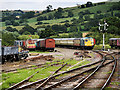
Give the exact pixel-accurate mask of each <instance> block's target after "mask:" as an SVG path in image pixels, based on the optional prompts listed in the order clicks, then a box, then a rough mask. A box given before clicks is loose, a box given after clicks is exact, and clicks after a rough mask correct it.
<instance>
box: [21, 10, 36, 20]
mask: <svg viewBox="0 0 120 90" xmlns="http://www.w3.org/2000/svg"><path fill="white" fill-rule="evenodd" d="M34 14H35V12H34V11H30V12H26V13H25V14H22V16H21V18H22V19H25V18H26V19H29V18H32V17H34Z"/></svg>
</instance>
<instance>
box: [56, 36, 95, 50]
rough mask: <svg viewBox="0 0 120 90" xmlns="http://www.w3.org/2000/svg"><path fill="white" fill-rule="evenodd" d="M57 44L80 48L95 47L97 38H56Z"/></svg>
mask: <svg viewBox="0 0 120 90" xmlns="http://www.w3.org/2000/svg"><path fill="white" fill-rule="evenodd" d="M55 45H56V46H67V47H77V48H80V49H93V47H94V45H95V39H94V38H92V37H85V38H55Z"/></svg>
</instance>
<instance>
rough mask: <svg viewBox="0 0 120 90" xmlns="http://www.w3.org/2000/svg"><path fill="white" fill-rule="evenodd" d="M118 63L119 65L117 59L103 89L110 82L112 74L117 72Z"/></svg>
mask: <svg viewBox="0 0 120 90" xmlns="http://www.w3.org/2000/svg"><path fill="white" fill-rule="evenodd" d="M116 65H117V60H115V64H114V67H113V69H112V72H111V74H110V75H109V77H108V79H107V81H106V82H105V84H104V85H103V87H102V88H101V90H103V89H104V88H105V87H106V85H107V84H108V82H109V81H110V79H111V77H112V75H113V74H114V72H115V68H116Z"/></svg>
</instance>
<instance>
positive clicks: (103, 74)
mask: <svg viewBox="0 0 120 90" xmlns="http://www.w3.org/2000/svg"><path fill="white" fill-rule="evenodd" d="M119 58H120V50H110V51H100V50H98V51H93V50H78V49H70V48H69V49H68V48H55V51H54V52H42V53H38V52H30V53H29V57H28V58H26V59H23V60H20V61H17V62H6V63H4V64H3V65H1V67H2V82H1V85H2V89H3V90H4V89H8V90H13V89H17V90H41V89H43V90H50V89H52V90H56V89H59V90H63V89H64V90H78V89H101V90H102V89H104V88H105V89H111V90H113V89H115V90H116V89H119V88H120V82H119V80H120V61H119Z"/></svg>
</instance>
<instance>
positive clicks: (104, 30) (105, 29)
mask: <svg viewBox="0 0 120 90" xmlns="http://www.w3.org/2000/svg"><path fill="white" fill-rule="evenodd" d="M101 26H103V27H104V29H103V30H102V29H101V28H100V27H101ZM107 26H108V24H107V23H106V21H105V20H104V24H100V22H99V30H100V31H101V32H102V33H103V51H104V50H105V43H104V42H105V32H106V31H107V28H106V27H107Z"/></svg>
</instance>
